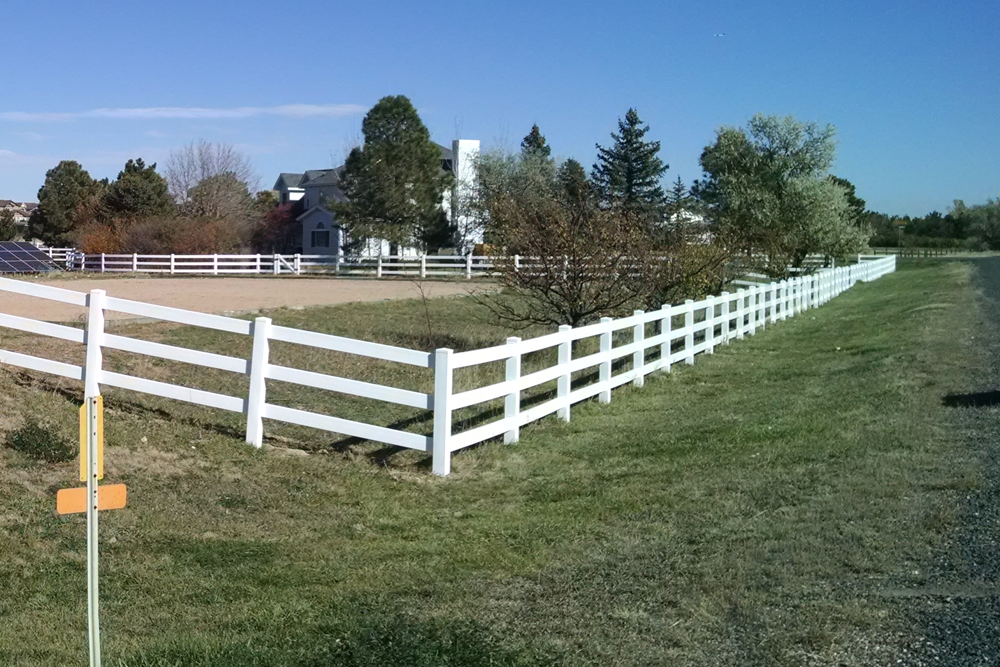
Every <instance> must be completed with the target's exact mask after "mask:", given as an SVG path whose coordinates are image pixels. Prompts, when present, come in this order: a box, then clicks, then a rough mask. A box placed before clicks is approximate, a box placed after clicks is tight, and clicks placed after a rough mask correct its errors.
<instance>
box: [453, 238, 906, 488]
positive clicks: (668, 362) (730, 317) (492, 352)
mask: <svg viewBox="0 0 1000 667" xmlns="http://www.w3.org/2000/svg"><path fill="white" fill-rule="evenodd" d="M895 267H896V262H895V257H883V258H860V261H859V263H858V264H854V265H851V266H847V267H842V268H837V269H823V270H821V271H818V272H817V273H815V274H813V275H809V276H802V277H798V278H791V279H788V280H782V281H781V282H777V283H774V282H772V283H768V284H757V285H751V286H749V287H747V288H741V289H739V290H737V291H736V292H735V293H731V292H723V293H722V294H721V295H720V296H709V297H707V298H705V299H703V300H701V301H697V302H695V301H691V300H688V301H686V302H684V304H682V305H676V306H672V305H665V306H663V307H662V308H661V309H659V310H656V311H652V312H643V311H636V312H635V313H634V314H633V315H632V316H630V317H625V318H620V319H611V318H604V319H602V320H601V321H600V322H599V323H597V324H590V325H587V326H582V327H577V328H573V327H570V326H562V327H560V328H559V330H558V331H557V332H555V333H552V334H548V335H545V336H540V337H538V338H531V339H527V340H522V339H520V338H509V339H508V340H507V343H506V344H505V345H498V346H495V347H489V348H484V349H480V350H472V351H469V352H457V353H456V352H453V351H452V350H448V349H440V350H437V351H436V352H435V369H436V383H435V388H434V462H433V467H434V472H435V473H437V474H439V475H447V474H448V473H449V472H450V471H451V461H450V456H451V454H452V453H453V452H455V451H458V450H460V449H463V448H465V447H469V446H471V445H474V444H477V443H480V442H483V441H485V440H489V439H491V438H495V437H499V436H501V435H502V436H503V437H504V441H505V442H508V443H512V442H516V441H517V440H518V437H519V431H520V428H521V427H522V426H524V425H525V424H528V423H530V422H533V421H536V420H538V419H541V418H542V417H545V416H547V415H551V414H553V413H555V414H556V415H557V416H558V417H559V418H560V419H562V420H564V421H569V420H570V414H571V407H572V406H573V404H575V403H578V402H580V401H584V400H587V399H589V398H592V397H594V396H597V397H598V400H599V401H600V402H602V403H608V402H610V401H611V392H612V390H613V389H615V388H616V387H620V386H622V385H625V384H632V385H634V386H638V387H641V386H642V385H643V382H644V378H645V376H646V375H648V374H650V373H653V372H655V371H666V372H669V371H670V369H671V367H672V366H673V365H674V364H677V363H685V364H693V363H694V361H695V357H696V355H698V354H711V353H712V352H713V351H714V350H715V347H716V346H718V345H725V344H728V343H729V342H730V341H731V340H733V339H737V340H739V339H742V338H743V337H744V336H746V335H747V334H753V333H755V332H756V331H757V329H760V328H763V327H765V326H767V324H769V323H775V322H778V321H779V320H784V319H786V318H788V317H792V316H793V315H796V314H798V313H800V312H803V311H804V310H807V309H809V308H816V307H818V306H821V305H823V304H824V303H826V302H827V301H829V300H830V299H832V298H833V297H835V296H837V295H838V294H840V293H841V292H843V291H845V290H847V289H849V288H850V287H852V286H853V285H854V284H855V283H856V282H858V281H870V280H875V279H876V278H879V277H881V276H883V275H885V274H887V273H891V272H892V271H894V270H895ZM650 329H651V330H652V333H651V334H650V333H648V331H649V330H650ZM584 339H598V342H599V345H598V350H599V351H598V352H595V353H592V354H587V355H586V356H583V357H579V358H574V356H573V345H574V343H578V341H582V340H584ZM622 339H624V342H622ZM553 348H555V349H556V350H557V353H556V359H557V361H556V363H555V364H554V365H551V366H549V367H547V368H543V369H541V370H535V371H533V372H532V373H529V374H527V375H525V374H522V372H521V371H522V360H523V358H524V356H525V355H527V354H531V353H535V352H539V351H541V350H546V349H553ZM500 361H503V362H504V363H505V367H506V373H505V379H504V380H503V381H502V382H498V383H495V384H491V385H487V386H483V387H478V388H475V389H470V390H467V391H461V392H457V393H456V392H455V391H454V372H455V371H456V370H457V369H460V368H468V367H473V366H481V365H484V364H490V363H496V362H500ZM586 371H591V373H593V371H596V377H597V380H596V381H595V382H591V383H590V384H585V385H582V386H576V387H574V385H573V376H574V374H579V373H581V372H586ZM616 371H618V372H616ZM553 381H556V391H555V395H554V396H552V397H550V398H547V399H546V400H545V401H544V402H542V403H539V404H536V405H532V406H531V407H529V408H526V409H524V408H522V405H521V401H522V396H521V393H522V392H524V391H526V390H530V389H533V388H536V387H539V386H540V385H543V384H546V383H551V382H553ZM501 398H502V399H504V411H503V417H502V418H499V419H496V420H494V421H492V422H490V423H487V424H484V425H479V426H476V427H474V428H470V429H468V430H465V431H461V432H458V433H456V432H454V424H453V413H454V412H455V411H456V410H460V409H462V408H466V407H470V406H473V405H477V404H481V403H485V402H488V401H493V400H497V399H501Z"/></svg>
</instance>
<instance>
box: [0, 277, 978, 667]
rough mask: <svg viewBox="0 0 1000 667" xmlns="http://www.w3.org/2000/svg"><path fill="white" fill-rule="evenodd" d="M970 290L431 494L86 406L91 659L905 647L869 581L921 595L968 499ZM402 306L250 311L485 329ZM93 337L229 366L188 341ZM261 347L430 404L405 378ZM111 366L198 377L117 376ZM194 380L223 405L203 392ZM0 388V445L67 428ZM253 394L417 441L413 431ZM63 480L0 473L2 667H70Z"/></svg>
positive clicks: (634, 658) (835, 324)
mask: <svg viewBox="0 0 1000 667" xmlns="http://www.w3.org/2000/svg"><path fill="white" fill-rule="evenodd" d="M968 273H969V268H968V266H967V265H966V264H964V263H959V262H940V263H931V262H926V261H925V262H921V263H919V264H917V263H913V264H909V265H907V264H904V265H903V268H902V270H900V271H899V272H898V273H896V274H893V275H890V276H887V277H885V278H883V279H881V280H879V281H877V282H875V283H872V284H861V285H858V286H857V287H856V288H854V289H852V290H850V291H849V292H847V293H846V294H844V295H842V296H840V297H838V298H837V299H835V300H833V301H832V302H830V303H829V304H827V305H825V306H823V307H822V308H819V309H816V310H812V311H809V312H808V313H805V314H803V315H801V316H799V317H795V318H792V319H790V320H788V321H786V322H783V323H780V324H778V325H777V326H773V327H770V326H769V327H768V329H767V330H766V331H762V332H759V333H758V334H757V335H756V336H753V337H748V339H747V340H745V341H742V342H738V343H734V344H732V345H730V346H727V347H721V348H717V351H716V353H715V354H714V355H713V356H708V357H700V358H699V360H698V364H697V365H696V366H694V367H693V368H692V367H676V370H675V372H674V373H672V374H670V375H666V374H660V375H654V376H650V377H649V378H647V382H646V386H645V388H643V389H641V390H633V389H630V388H623V389H622V390H619V391H617V392H616V393H615V394H614V398H613V400H612V403H611V404H610V405H599V404H597V403H596V402H593V403H586V404H582V405H579V406H576V407H574V410H573V420H572V422H570V423H569V424H565V423H561V422H559V421H556V420H555V419H552V418H550V419H546V420H543V421H542V422H539V423H537V424H535V425H532V426H530V427H528V428H526V429H524V430H523V431H522V440H521V442H520V443H519V444H517V445H515V446H504V445H502V444H489V445H486V446H481V447H478V448H473V449H470V450H467V451H463V452H460V453H458V454H457V455H456V456H455V457H454V470H455V473H454V474H453V475H452V476H451V477H449V478H447V479H439V478H436V477H434V476H433V475H431V474H430V472H429V466H428V461H427V460H426V458H427V457H426V456H425V455H423V454H420V453H414V452H397V451H396V450H394V449H391V448H385V447H381V446H378V445H372V444H365V443H353V442H351V441H349V440H345V439H342V438H339V437H338V436H335V435H332V434H322V433H317V432H315V431H309V430H307V429H298V428H293V427H283V426H280V425H273V424H271V423H268V424H267V426H266V428H267V432H268V434H269V435H271V436H272V438H271V440H270V443H271V444H273V445H277V447H272V448H270V449H266V450H265V451H261V452H256V451H252V450H250V449H248V448H247V447H246V446H245V445H243V444H242V428H243V425H242V420H241V419H240V416H239V415H232V416H230V415H227V414H224V413H220V412H215V411H209V410H205V409H201V408H197V407H195V406H187V405H183V404H178V403H174V402H170V401H166V400H160V399H155V398H151V397H142V396H139V395H136V394H130V393H124V392H114V391H113V392H109V394H108V396H107V405H108V411H107V427H106V428H107V440H108V445H109V449H108V451H107V455H106V460H107V470H108V473H107V478H106V481H107V482H124V483H125V484H127V485H128V487H129V506H128V507H127V508H126V509H124V510H119V511H115V512H109V513H105V514H103V515H102V524H101V531H102V596H103V597H102V620H103V632H104V640H105V664H109V665H114V666H116V667H146V666H158V667H159V666H162V667H167V666H170V667H174V666H179V665H206V666H207V665H213V666H216V665H222V666H226V665H241V666H242V665H261V666H263V665H278V666H292V665H295V666H307V665H308V666H319V665H371V666H375V665H421V666H422V665H427V666H430V665H456V666H457V665H463V666H464V665H472V666H476V665H550V664H565V665H651V664H669V665H751V664H759V665H784V664H789V665H792V664H795V665H798V664H834V665H836V664H839V662H841V661H845V662H846V664H856V663H857V660H854V659H853V658H852V656H859V655H864V654H865V650H866V649H865V647H866V646H868V645H867V644H866V643H865V642H866V638H872V637H879V638H880V639H879V641H881V642H882V643H883V644H884V643H886V640H885V639H884V638H885V637H887V636H890V637H891V636H896V635H895V634H893V633H895V632H896V631H897V630H905V628H900V627H898V626H899V622H898V617H897V613H896V612H897V609H896V607H895V606H894V604H895V603H894V602H893V601H892V600H891V599H890V598H886V597H883V596H880V595H878V592H879V590H880V587H881V586H882V585H883V583H884V582H886V581H888V580H890V579H891V580H893V581H894V582H895V583H897V584H898V583H899V582H900V581H904V582H906V581H909V580H910V579H914V580H917V581H919V578H920V576H921V575H920V574H919V564H920V562H921V560H922V559H923V558H924V557H925V556H926V554H927V552H928V549H929V548H930V546H931V545H933V544H934V543H935V542H936V541H937V540H938V539H939V538H940V535H941V533H942V531H944V530H946V529H947V527H948V525H949V524H950V521H951V520H952V518H951V516H950V515H949V513H948V511H947V508H946V507H945V505H944V504H943V503H942V502H941V500H940V499H941V497H942V496H943V495H944V494H946V493H947V492H948V491H949V490H953V489H956V488H969V487H973V486H975V485H976V484H977V476H976V472H975V466H974V463H973V462H972V461H970V460H967V459H965V458H963V457H962V456H961V452H960V451H959V447H960V445H959V444H958V443H957V440H956V439H955V438H953V436H952V435H951V434H950V433H949V431H948V429H947V428H946V427H945V424H946V417H945V413H944V411H945V408H943V407H942V405H941V396H942V395H943V394H945V393H948V392H950V391H959V390H962V389H963V388H964V385H963V382H965V381H966V378H967V375H968V372H969V369H970V368H972V367H973V366H974V365H975V364H977V363H979V361H980V360H979V358H978V356H977V354H978V353H977V352H976V351H975V349H974V348H973V347H972V345H971V344H970V342H969V340H968V339H969V337H970V336H971V335H975V330H974V327H975V324H974V322H975V319H976V315H977V313H976V307H975V303H974V300H973V294H972V292H971V289H970V287H969V285H968ZM423 308H424V306H423V304H421V303H420V302H419V301H414V302H386V303H379V304H357V305H350V306H338V307H332V308H324V309H316V310H308V311H278V312H275V313H271V316H272V317H273V318H274V319H275V321H276V322H277V323H279V324H286V325H289V326H299V327H302V328H313V329H317V330H322V331H327V332H330V333H337V334H341V335H350V336H353V337H357V338H364V339H367V340H376V341H382V342H387V343H392V344H397V345H405V346H408V347H426V346H427V344H428V342H430V343H431V344H447V345H450V346H453V347H455V348H456V349H470V348H472V347H478V346H482V345H485V344H490V343H495V342H501V341H502V340H503V339H504V338H505V337H506V336H507V335H509V334H508V332H506V331H504V330H502V329H500V328H498V327H495V326H491V325H488V324H485V323H483V322H482V321H481V315H482V314H481V312H480V311H479V310H478V307H477V306H475V304H473V303H471V302H470V301H469V300H466V299H442V300H438V301H434V302H431V303H430V304H429V308H430V319H431V329H432V331H431V332H430V334H429V333H428V331H427V323H426V318H425V315H424V310H423ZM445 321H449V322H452V323H453V324H452V325H450V326H449V327H448V328H447V329H446V328H445V326H444V325H443V323H444V322H445ZM446 331H447V332H448V333H447V335H446V334H445V332H446ZM117 332H120V333H124V334H126V335H137V336H142V337H147V338H149V339H151V340H162V341H165V342H172V343H175V344H181V345H198V346H199V347H201V348H203V349H212V350H215V351H219V352H224V353H226V352H228V353H235V351H236V350H237V349H239V351H240V353H242V352H245V351H247V350H248V349H249V341H247V340H240V339H236V338H235V337H234V338H233V339H229V338H227V337H225V336H215V335H209V334H206V333H203V332H196V331H192V330H189V329H186V328H178V327H168V326H159V325H156V326H154V325H123V326H120V328H119V329H118V331H117ZM429 336H432V340H430V341H429V340H428V338H429ZM29 340H30V339H28V338H27V337H25V336H20V335H17V334H8V333H7V332H4V334H3V336H2V345H3V347H6V348H8V349H26V350H27V349H35V350H36V353H37V350H38V348H32V347H30V345H31V343H29ZM239 346H241V347H239ZM46 349H47V350H48V351H50V352H52V353H53V354H55V355H58V356H60V358H65V359H67V360H72V359H74V358H75V359H80V358H82V355H81V354H80V351H79V350H72V349H69V348H66V349H64V348H63V347H61V343H58V342H54V343H52V344H51V347H49V348H46ZM274 354H275V356H276V358H277V359H278V360H279V361H278V363H290V364H292V363H294V364H298V363H305V362H308V365H307V367H309V368H311V369H314V370H320V371H324V370H325V371H327V372H336V373H337V374H341V375H346V376H348V377H356V378H359V379H368V380H372V379H374V378H385V377H389V376H387V375H386V374H387V373H388V374H396V375H392V376H391V377H392V380H393V381H394V382H398V384H399V385H400V386H407V387H410V388H414V389H424V390H427V389H429V386H430V376H429V374H428V372H427V371H416V372H411V371H405V370H399V369H397V368H393V367H392V365H389V364H386V365H384V366H380V365H376V364H371V363H361V362H359V361H357V360H356V359H350V358H348V357H338V356H337V355H328V356H324V357H323V358H314V357H315V355H309V354H308V353H307V352H306V351H304V350H301V349H295V347H294V346H284V347H282V346H276V347H275V348H274ZM109 364H110V365H111V366H112V367H115V368H122V369H125V370H128V369H131V370H133V371H137V370H141V371H143V373H144V374H146V375H148V376H153V377H163V378H168V379H175V380H177V381H193V380H194V377H195V376H194V374H193V373H192V371H191V370H190V369H185V368H184V367H183V366H182V365H178V364H173V365H171V364H168V363H166V362H164V363H162V364H161V363H159V362H156V361H150V360H142V361H136V360H135V359H134V358H125V356H124V355H109ZM420 373H424V374H426V375H421V374H420ZM458 381H459V383H461V382H466V383H471V382H474V380H473V379H472V378H467V379H461V378H460V379H459V380H458ZM197 382H198V384H199V386H203V387H204V388H209V389H212V388H215V389H221V388H223V387H231V386H232V384H231V383H232V379H231V378H227V377H225V376H224V374H219V375H212V374H208V375H206V376H204V377H201V378H199V379H198V380H197ZM0 387H2V388H3V393H2V395H0V401H2V404H0V405H2V407H3V408H4V409H3V410H2V411H0V412H2V414H0V428H4V429H10V428H12V427H14V426H16V425H17V424H18V423H19V422H20V420H21V419H22V418H23V416H25V415H34V416H40V417H43V418H45V419H48V420H49V421H51V422H53V423H55V424H57V425H59V426H60V428H62V429H63V430H64V431H65V433H66V434H67V437H73V434H74V432H75V419H76V409H77V405H79V400H80V391H81V389H80V388H79V387H78V386H76V383H72V382H69V381H66V382H59V381H52V380H46V379H44V378H43V377H42V376H38V375H35V374H32V373H22V372H18V371H14V370H12V369H9V368H5V369H0ZM269 395H270V396H273V397H274V400H275V401H278V402H282V403H284V404H288V405H295V406H303V407H307V408H310V409H321V408H322V409H324V410H326V411H330V412H331V413H333V414H338V415H341V416H351V415H354V416H356V417H361V418H370V419H373V420H374V419H377V420H381V421H380V423H387V424H388V423H396V424H403V425H405V426H404V427H405V428H408V429H413V430H418V431H421V430H422V431H423V432H427V430H429V423H428V422H427V421H426V419H425V418H424V417H423V416H422V415H421V413H419V412H418V411H413V410H409V409H407V408H400V409H399V410H395V409H387V408H386V407H385V406H383V405H380V404H377V403H372V402H367V401H363V400H362V399H357V400H354V399H349V398H342V399H338V400H337V402H336V403H331V402H330V397H329V395H326V396H324V395H323V394H322V393H320V392H316V393H310V392H309V391H308V390H301V391H300V390H297V389H294V388H291V387H287V386H286V387H281V386H275V387H274V389H273V390H272V389H271V388H269ZM303 452H305V453H306V454H307V455H303ZM74 472H75V463H67V464H59V465H51V464H40V463H36V462H33V461H30V460H28V459H26V458H25V457H24V456H23V455H22V454H20V453H18V452H14V451H11V450H7V449H4V450H0V479H2V483H0V562H2V563H3V564H4V567H3V568H0V586H2V588H3V590H4V591H5V592H6V594H5V595H4V596H2V597H0V663H2V664H4V665H19V666H20V665H24V666H28V665H31V666H35V665H53V666H56V665H58V666H63V665H73V664H81V665H82V664H85V662H86V635H85V619H86V598H85V577H84V562H83V556H84V520H83V517H81V516H75V517H69V518H60V517H57V516H55V515H54V512H53V508H54V505H55V490H56V489H57V488H62V487H66V486H73V485H75V484H76V482H74ZM914 573H916V574H914ZM845 656H846V657H845Z"/></svg>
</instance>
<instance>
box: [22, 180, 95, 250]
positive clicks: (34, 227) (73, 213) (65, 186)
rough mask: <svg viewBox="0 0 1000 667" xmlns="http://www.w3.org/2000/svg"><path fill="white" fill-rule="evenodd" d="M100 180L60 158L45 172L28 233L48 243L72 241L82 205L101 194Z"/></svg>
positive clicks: (64, 243)
mask: <svg viewBox="0 0 1000 667" xmlns="http://www.w3.org/2000/svg"><path fill="white" fill-rule="evenodd" d="M102 187H103V186H102V184H101V183H100V182H99V181H95V180H94V179H93V178H91V177H90V174H88V173H87V171H86V170H85V169H84V168H83V167H82V166H80V163H79V162H76V161H74V160H63V161H62V162H60V163H59V164H58V165H56V166H55V167H53V168H52V169H49V170H48V171H47V172H46V173H45V183H44V184H43V185H42V187H41V188H40V189H39V190H38V208H37V209H35V212H34V213H33V214H32V216H31V218H30V220H29V229H28V236H30V237H31V238H37V239H41V240H42V241H43V242H44V243H46V244H48V245H67V244H70V243H72V241H73V235H74V232H75V230H76V228H77V222H78V221H77V217H78V213H79V211H80V210H81V209H84V208H86V207H88V206H89V205H90V204H91V202H92V201H93V199H94V198H95V197H98V196H100V193H101V190H102Z"/></svg>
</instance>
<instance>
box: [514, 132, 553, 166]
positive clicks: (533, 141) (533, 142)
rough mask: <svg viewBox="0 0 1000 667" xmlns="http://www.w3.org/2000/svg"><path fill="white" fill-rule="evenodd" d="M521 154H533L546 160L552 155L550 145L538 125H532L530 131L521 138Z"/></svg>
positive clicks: (525, 155)
mask: <svg viewBox="0 0 1000 667" xmlns="http://www.w3.org/2000/svg"><path fill="white" fill-rule="evenodd" d="M521 155H522V156H524V157H530V156H535V157H540V158H543V159H546V160H547V159H549V158H551V157H552V147H551V146H549V145H548V143H546V141H545V137H544V136H542V132H541V130H539V129H538V125H532V126H531V132H529V133H528V135H527V136H526V137H525V138H524V139H523V140H521Z"/></svg>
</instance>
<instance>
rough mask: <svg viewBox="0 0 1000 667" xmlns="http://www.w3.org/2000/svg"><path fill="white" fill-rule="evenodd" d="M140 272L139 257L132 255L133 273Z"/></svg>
mask: <svg viewBox="0 0 1000 667" xmlns="http://www.w3.org/2000/svg"><path fill="white" fill-rule="evenodd" d="M138 270H139V255H138V254H137V253H132V273H135V272H136V271H138Z"/></svg>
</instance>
